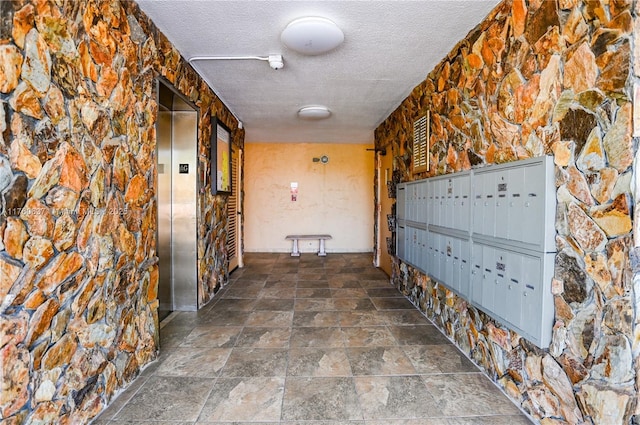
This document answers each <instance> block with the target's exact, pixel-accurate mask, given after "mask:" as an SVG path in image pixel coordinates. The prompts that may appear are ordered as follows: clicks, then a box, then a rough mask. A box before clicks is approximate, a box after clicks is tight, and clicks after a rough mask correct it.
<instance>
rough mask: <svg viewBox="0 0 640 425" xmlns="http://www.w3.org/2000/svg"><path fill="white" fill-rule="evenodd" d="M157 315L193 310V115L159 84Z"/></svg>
mask: <svg viewBox="0 0 640 425" xmlns="http://www.w3.org/2000/svg"><path fill="white" fill-rule="evenodd" d="M158 98H159V102H158V104H159V109H158V121H157V126H156V130H157V158H158V191H157V196H158V237H157V243H158V257H159V271H160V279H159V282H158V300H159V303H160V305H159V312H158V318H159V320H162V318H164V317H166V316H167V315H168V314H169V313H170V312H171V311H175V310H180V311H193V310H197V303H198V296H197V294H198V279H197V217H196V211H197V192H198V191H197V185H198V182H197V162H196V160H197V129H198V113H197V111H196V110H195V108H194V107H193V106H191V105H190V104H188V103H187V102H185V101H184V100H182V98H181V97H180V96H179V95H177V94H175V93H174V92H173V91H172V90H171V89H170V88H169V87H168V86H166V85H164V84H163V83H162V82H159V83H158Z"/></svg>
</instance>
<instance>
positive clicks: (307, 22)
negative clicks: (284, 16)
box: [280, 17, 344, 56]
mask: <svg viewBox="0 0 640 425" xmlns="http://www.w3.org/2000/svg"><path fill="white" fill-rule="evenodd" d="M280 40H282V42H283V43H284V44H285V46H287V47H288V48H289V49H291V50H294V51H296V52H298V53H302V54H303V55H310V56H313V55H320V54H322V53H326V52H329V51H331V50H333V49H335V48H336V47H338V46H339V45H340V44H342V42H343V41H344V33H343V32H342V30H341V29H340V28H338V26H337V25H336V24H335V23H334V22H333V21H331V20H329V19H326V18H319V17H307V18H299V19H296V20H294V21H292V22H291V23H289V25H287V27H286V28H285V29H284V31H282V35H281V36H280Z"/></svg>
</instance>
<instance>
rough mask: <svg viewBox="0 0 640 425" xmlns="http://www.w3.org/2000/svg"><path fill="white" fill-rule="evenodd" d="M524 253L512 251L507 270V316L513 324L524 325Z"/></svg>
mask: <svg viewBox="0 0 640 425" xmlns="http://www.w3.org/2000/svg"><path fill="white" fill-rule="evenodd" d="M522 257H523V256H522V254H520V253H517V252H510V253H509V255H508V264H509V267H508V270H507V279H508V280H507V310H506V317H505V319H507V320H508V321H509V322H510V323H511V324H513V325H514V326H517V327H519V328H520V327H522V298H523V297H522V286H523V285H522V276H523V273H522Z"/></svg>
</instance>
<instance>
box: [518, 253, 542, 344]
mask: <svg viewBox="0 0 640 425" xmlns="http://www.w3.org/2000/svg"><path fill="white" fill-rule="evenodd" d="M540 266H541V263H540V258H538V257H532V256H528V255H523V256H522V274H523V283H524V285H523V288H522V330H523V331H525V332H527V333H528V334H529V335H531V336H532V337H534V338H535V339H537V338H539V336H540V331H541V326H542V318H541V316H540V312H541V303H542V286H543V285H542V283H543V282H542V276H541V267H540Z"/></svg>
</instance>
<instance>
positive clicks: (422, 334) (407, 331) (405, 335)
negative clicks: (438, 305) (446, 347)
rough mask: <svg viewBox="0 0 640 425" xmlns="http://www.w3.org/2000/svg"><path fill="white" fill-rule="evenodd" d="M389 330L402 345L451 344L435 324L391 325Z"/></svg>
mask: <svg viewBox="0 0 640 425" xmlns="http://www.w3.org/2000/svg"><path fill="white" fill-rule="evenodd" d="M389 330H390V331H391V333H392V334H393V336H394V337H395V338H396V339H397V340H398V344H400V345H436V344H451V342H449V340H448V339H447V338H446V337H445V336H444V335H442V333H441V332H440V331H439V330H438V328H436V327H435V326H433V325H430V326H421V325H414V326H389Z"/></svg>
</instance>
